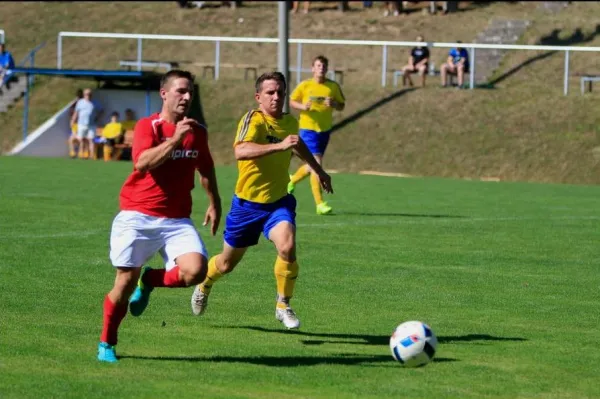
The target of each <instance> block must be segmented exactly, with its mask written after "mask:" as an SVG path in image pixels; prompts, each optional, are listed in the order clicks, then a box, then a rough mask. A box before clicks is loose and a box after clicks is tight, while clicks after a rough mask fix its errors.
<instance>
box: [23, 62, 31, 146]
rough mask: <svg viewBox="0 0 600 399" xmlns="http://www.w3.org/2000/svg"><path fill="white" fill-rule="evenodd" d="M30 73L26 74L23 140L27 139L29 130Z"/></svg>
mask: <svg viewBox="0 0 600 399" xmlns="http://www.w3.org/2000/svg"><path fill="white" fill-rule="evenodd" d="M30 89H31V88H30V86H29V74H28V73H27V74H25V104H24V105H23V141H25V140H26V139H27V132H28V130H29V126H28V125H29V91H30Z"/></svg>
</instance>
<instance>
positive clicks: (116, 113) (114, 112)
mask: <svg viewBox="0 0 600 399" xmlns="http://www.w3.org/2000/svg"><path fill="white" fill-rule="evenodd" d="M113 116H116V117H117V118H118V117H119V113H118V112H117V111H113V113H112V114H110V117H111V118H112V117H113Z"/></svg>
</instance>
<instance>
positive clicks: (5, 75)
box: [0, 43, 15, 88]
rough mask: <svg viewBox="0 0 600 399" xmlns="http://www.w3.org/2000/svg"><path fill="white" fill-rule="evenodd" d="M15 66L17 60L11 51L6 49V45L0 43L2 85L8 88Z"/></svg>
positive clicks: (0, 77) (0, 79)
mask: <svg viewBox="0 0 600 399" xmlns="http://www.w3.org/2000/svg"><path fill="white" fill-rule="evenodd" d="M14 67H15V60H14V59H13V56H12V54H11V53H10V51H6V45H5V44H4V43H0V86H4V84H6V87H7V88H8V87H9V86H8V82H9V80H10V78H11V76H12V71H11V70H12V69H13V68H14Z"/></svg>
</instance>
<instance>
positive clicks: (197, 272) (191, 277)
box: [183, 261, 208, 287]
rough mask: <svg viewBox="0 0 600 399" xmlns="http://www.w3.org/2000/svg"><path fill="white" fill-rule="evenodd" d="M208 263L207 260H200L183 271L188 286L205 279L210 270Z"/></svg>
mask: <svg viewBox="0 0 600 399" xmlns="http://www.w3.org/2000/svg"><path fill="white" fill-rule="evenodd" d="M206 263H207V262H206V261H204V262H199V263H198V264H196V265H193V266H192V267H190V268H188V269H187V270H186V271H184V272H183V281H185V283H186V285H187V286H188V287H189V286H190V285H194V284H200V283H201V282H203V281H204V279H205V278H206V273H207V271H208V266H207V264H206Z"/></svg>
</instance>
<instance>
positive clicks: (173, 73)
mask: <svg viewBox="0 0 600 399" xmlns="http://www.w3.org/2000/svg"><path fill="white" fill-rule="evenodd" d="M174 78H186V79H187V80H189V81H190V82H193V81H194V75H192V73H191V72H188V71H182V70H181V69H171V70H170V71H169V72H167V73H165V74H164V75H163V76H162V78H160V87H161V88H163V87H165V86H166V85H167V83H169V81H170V80H171V79H174Z"/></svg>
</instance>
